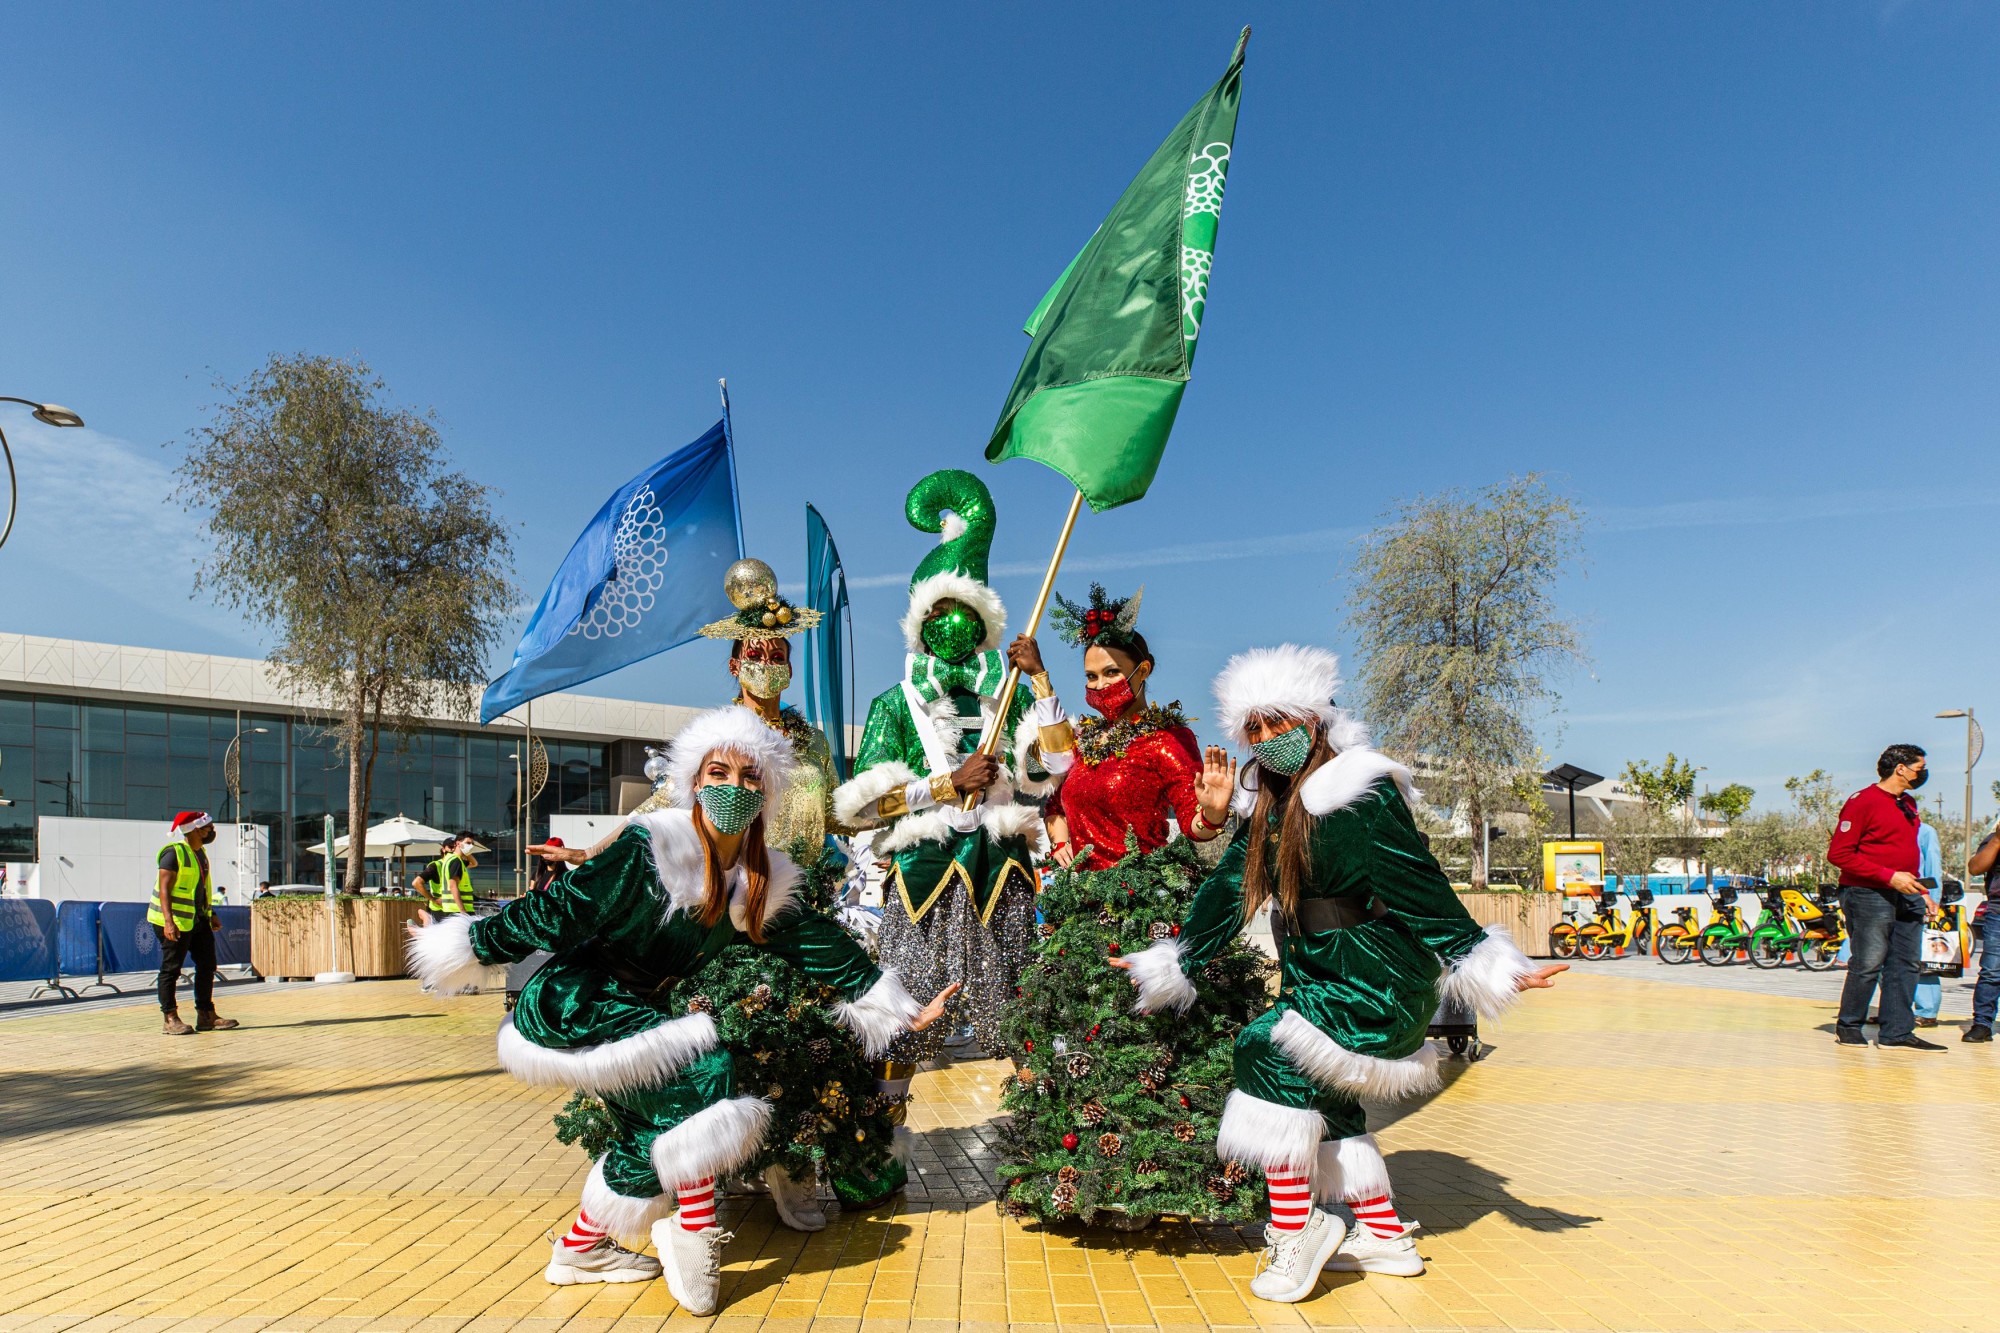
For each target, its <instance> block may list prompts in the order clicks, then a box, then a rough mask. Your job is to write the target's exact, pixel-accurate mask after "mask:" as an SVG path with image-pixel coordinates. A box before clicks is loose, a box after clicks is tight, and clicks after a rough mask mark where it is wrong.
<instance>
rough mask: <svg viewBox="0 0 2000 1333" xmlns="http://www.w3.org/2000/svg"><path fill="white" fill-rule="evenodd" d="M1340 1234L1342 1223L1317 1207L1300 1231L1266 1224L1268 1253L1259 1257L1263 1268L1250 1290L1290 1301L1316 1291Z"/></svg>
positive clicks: (1274, 1299) (1260, 1296) (1337, 1244)
mask: <svg viewBox="0 0 2000 1333" xmlns="http://www.w3.org/2000/svg"><path fill="white" fill-rule="evenodd" d="M1340 1234H1341V1233H1340V1224H1339V1223H1338V1222H1336V1221H1334V1220H1333V1218H1332V1217H1331V1216H1329V1215H1328V1214H1326V1213H1324V1212H1321V1211H1320V1210H1319V1208H1317V1207H1315V1208H1314V1209H1313V1210H1312V1211H1311V1212H1310V1213H1308V1214H1306V1224H1305V1225H1304V1226H1303V1227H1300V1228H1299V1229H1298V1230H1297V1231H1280V1230H1278V1229H1277V1228H1276V1227H1272V1226H1267V1227H1265V1228H1264V1253H1263V1255H1262V1256H1260V1257H1259V1259H1258V1265H1259V1267H1260V1268H1261V1269H1262V1271H1261V1272H1259V1273H1258V1274H1257V1276H1255V1277H1253V1278H1251V1279H1250V1294H1251V1295H1253V1296H1255V1297H1257V1298H1259V1299H1260V1300H1266V1301H1282V1302H1283V1303H1285V1304H1287V1305H1289V1304H1291V1303H1293V1302H1295V1301H1302V1300H1304V1299H1305V1298H1306V1297H1308V1296H1310V1295H1312V1289H1313V1287H1314V1286H1315V1285H1317V1284H1318V1282H1319V1272H1320V1269H1322V1268H1324V1267H1326V1261H1327V1260H1328V1259H1330V1258H1332V1257H1333V1252H1334V1250H1335V1249H1337V1248H1338V1247H1339V1245H1340Z"/></svg>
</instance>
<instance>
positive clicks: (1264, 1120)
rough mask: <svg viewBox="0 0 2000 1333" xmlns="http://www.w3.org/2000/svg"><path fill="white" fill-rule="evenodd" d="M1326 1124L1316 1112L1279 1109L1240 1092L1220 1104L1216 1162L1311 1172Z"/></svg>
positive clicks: (1235, 1092)
mask: <svg viewBox="0 0 2000 1333" xmlns="http://www.w3.org/2000/svg"><path fill="white" fill-rule="evenodd" d="M1325 1133H1326V1121H1325V1119H1324V1118H1322V1117H1321V1115H1320V1113H1319V1112H1318V1111H1315V1110H1312V1109H1311V1108H1307V1109H1304V1110H1301V1109H1299V1108H1298V1107H1295V1106H1280V1105H1278V1104H1277V1103H1276V1102H1267V1101H1264V1100H1262V1099H1261V1098H1257V1097H1252V1096H1251V1095H1250V1094H1249V1093H1247V1092H1243V1091H1241V1090H1240V1089H1239V1090H1237V1091H1234V1092H1231V1093H1230V1094H1229V1100H1228V1101H1226V1102H1224V1103H1223V1105H1222V1123H1221V1124H1220V1125H1218V1126H1217V1127H1216V1131H1215V1156H1216V1159H1217V1160H1218V1161H1224V1162H1227V1161H1231V1160H1235V1161H1238V1162H1248V1163H1249V1164H1250V1165H1252V1166H1255V1167H1256V1168H1257V1169H1258V1170H1260V1171H1276V1170H1278V1169H1279V1168H1280V1167H1291V1168H1293V1169H1295V1170H1299V1171H1309V1170H1311V1169H1312V1165H1313V1161H1314V1158H1315V1156H1316V1154H1317V1153H1318V1152H1319V1141H1320V1136H1321V1135H1323V1134H1325Z"/></svg>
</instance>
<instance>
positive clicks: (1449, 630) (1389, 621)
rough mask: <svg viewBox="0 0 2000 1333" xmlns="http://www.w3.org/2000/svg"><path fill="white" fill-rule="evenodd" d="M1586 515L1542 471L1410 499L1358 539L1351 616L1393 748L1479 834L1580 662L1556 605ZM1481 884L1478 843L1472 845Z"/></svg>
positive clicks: (1368, 683)
mask: <svg viewBox="0 0 2000 1333" xmlns="http://www.w3.org/2000/svg"><path fill="white" fill-rule="evenodd" d="M1581 548H1582V515H1581V513H1580V511H1578V509H1577V508H1576V507H1575V506H1574V505H1573V504H1571V503H1570V501H1569V500H1567V499H1565V498H1563V497H1561V496H1558V495H1556V494H1554V493H1552V492H1551V491H1550V490H1549V489H1548V487H1547V486H1545V485H1544V484H1543V483H1542V481H1541V479H1540V478H1539V477H1536V476H1532V475H1531V476H1527V477H1517V478H1514V479H1511V480H1509V481H1505V482H1502V483H1500V484H1498V485H1494V486H1489V487H1487V488H1485V489H1484V490H1481V491H1479V492H1477V493H1474V494H1466V493H1463V492H1457V491H1450V492H1446V493H1444V494H1442V495H1436V496H1423V497H1419V498H1418V499H1415V500H1412V501H1410V502H1409V503H1407V504H1405V505H1404V506H1402V508H1400V509H1399V510H1397V511H1396V512H1395V513H1394V514H1392V515H1391V516H1390V517H1389V520H1388V522H1387V523H1386V524H1385V525H1384V526H1383V527H1381V528H1378V529H1377V530H1376V531H1375V532H1374V533H1373V534H1371V535H1370V537H1369V538H1368V539H1367V540H1366V541H1365V542H1364V543H1363V545H1362V548H1361V553H1360V555H1359V556H1358V557H1357V558H1356V561H1355V582H1354V588H1353V591H1352V593H1351V594H1350V595H1349V598H1348V607H1347V618H1348V622H1349V624H1350V625H1351V626H1352V627H1353V629H1354V631H1355V633H1356V635H1357V636H1358V640H1359V646H1360V649H1361V656H1362V672H1361V682H1360V683H1361V686H1362V690H1363V692H1364V693H1365V694H1366V696H1367V711H1368V716H1369V718H1370V720H1371V721H1372V722H1373V723H1374V724H1375V726H1376V729H1377V732H1378V734H1379V736H1380V738H1381V741H1382V743H1383V745H1384V747H1385V748H1387V749H1388V750H1390V751H1391V752H1393V753H1395V754H1396V755H1397V756H1399V757H1400V758H1402V759H1404V760H1405V761H1407V762H1410V763H1412V764H1415V765H1421V766H1422V768H1423V769H1424V770H1425V771H1426V773H1427V774H1428V775H1429V777H1428V783H1429V787H1430V790H1431V794H1432V796H1433V797H1434V798H1435V799H1437V800H1439V801H1441V802H1443V803H1445V804H1447V805H1450V806H1452V807H1453V808H1454V809H1456V810H1458V811H1461V812H1462V813H1463V814H1464V816H1465V820H1466V824H1467V826H1468V827H1469V828H1471V829H1473V830H1474V831H1475V833H1477V831H1479V830H1483V829H1484V828H1485V827H1486V826H1487V825H1486V821H1487V819H1488V817H1489V815H1490V812H1491V811H1492V810H1493V809H1494V808H1495V807H1496V806H1497V805H1498V804H1499V803H1500V802H1502V801H1503V800H1504V799H1505V796H1506V793H1507V790H1508V788H1509V787H1510V786H1511V785H1512V784H1513V783H1514V781H1515V780H1516V779H1517V778H1518V777H1519V776H1520V775H1521V774H1522V773H1523V772H1525V771H1526V770H1527V769H1528V767H1529V766H1530V765H1531V764H1532V763H1533V761H1534V758H1535V756H1536V754H1537V753H1538V752H1537V750H1536V746H1535V736H1534V724H1535V722H1536V720H1537V719H1538V717H1539V716H1540V715H1541V714H1542V713H1543V712H1544V711H1545V710H1546V709H1547V708H1548V707H1549V705H1550V704H1551V703H1552V701H1553V700H1554V697H1555V687H1554V682H1555V679H1556V677H1557V675H1558V674H1559V673H1563V672H1567V671H1569V670H1571V669H1573V668H1575V667H1577V666H1579V665H1581V664H1582V663H1583V662H1584V661H1585V656H1584V652H1583V648H1582V638H1581V634H1580V632H1579V630H1578V628H1577V626H1576V624H1575V623H1574V622H1573V621H1571V620H1568V619H1566V618H1564V617H1563V616H1562V615H1561V614H1560V612H1559V611H1558V610H1557V608H1556V605H1555V588H1556V581H1557V578H1558V577H1559V575H1560V574H1561V573H1562V571H1563V569H1564V567H1565V565H1567V564H1571V563H1573V562H1574V561H1575V560H1576V559H1577V558H1578V555H1579V552H1580V551H1581ZM1470 855H1471V872H1470V875H1469V878H1470V880H1471V882H1472V887H1473V888H1475V889H1483V888H1485V887H1486V882H1487V865H1486V855H1485V848H1484V845H1483V839H1481V838H1479V837H1477V836H1475V837H1473V838H1472V839H1471V846H1470Z"/></svg>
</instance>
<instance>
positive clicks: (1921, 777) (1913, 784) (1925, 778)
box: [1910, 768, 1931, 791]
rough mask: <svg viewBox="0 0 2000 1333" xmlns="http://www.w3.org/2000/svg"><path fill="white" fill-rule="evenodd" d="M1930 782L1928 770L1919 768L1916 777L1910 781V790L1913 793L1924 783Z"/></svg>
mask: <svg viewBox="0 0 2000 1333" xmlns="http://www.w3.org/2000/svg"><path fill="white" fill-rule="evenodd" d="M1930 780H1931V771H1930V769H1928V768H1920V769H1918V770H1917V775H1916V776H1915V777H1913V778H1911V779H1910V790H1911V791H1915V790H1916V789H1917V788H1919V787H1921V786H1923V785H1924V784H1925V783H1926V782H1929V781H1930Z"/></svg>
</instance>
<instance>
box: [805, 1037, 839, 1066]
mask: <svg viewBox="0 0 2000 1333" xmlns="http://www.w3.org/2000/svg"><path fill="white" fill-rule="evenodd" d="M806 1053H807V1054H808V1055H810V1056H812V1058H813V1060H814V1061H815V1062H816V1063H818V1064H825V1063H826V1062H827V1061H828V1060H831V1059H832V1058H833V1043H832V1042H830V1041H828V1040H827V1039H826V1038H825V1037H814V1038H813V1039H812V1040H811V1041H810V1042H808V1043H807V1044H806Z"/></svg>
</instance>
